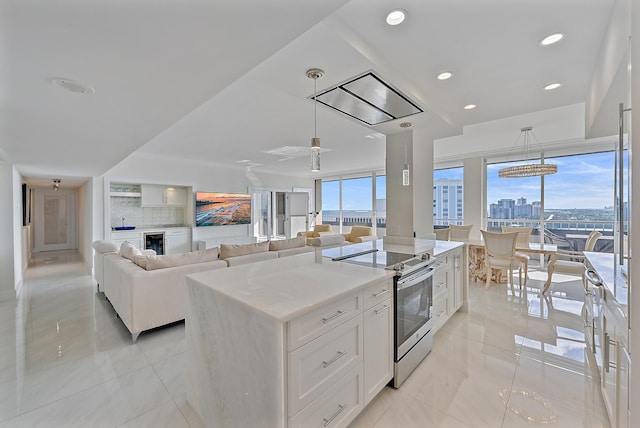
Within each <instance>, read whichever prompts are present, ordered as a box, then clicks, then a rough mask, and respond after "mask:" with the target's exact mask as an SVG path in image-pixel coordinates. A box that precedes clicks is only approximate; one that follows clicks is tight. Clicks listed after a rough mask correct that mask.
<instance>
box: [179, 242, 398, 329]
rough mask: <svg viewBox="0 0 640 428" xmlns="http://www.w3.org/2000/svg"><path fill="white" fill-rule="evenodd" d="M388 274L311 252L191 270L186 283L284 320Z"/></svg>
mask: <svg viewBox="0 0 640 428" xmlns="http://www.w3.org/2000/svg"><path fill="white" fill-rule="evenodd" d="M393 274H394V272H393V271H387V270H384V269H376V268H371V267H364V266H358V265H354V264H348V263H339V262H333V261H331V260H330V259H327V258H324V257H322V256H321V253H320V252H314V253H306V254H299V255H295V256H289V257H283V258H280V259H274V260H267V261H262V262H255V263H250V264H246V265H240V266H234V267H229V268H226V269H216V270H212V271H208V272H201V273H196V274H191V275H188V276H187V279H188V280H187V283H188V284H191V283H196V284H198V285H201V286H205V287H208V288H211V289H212V290H213V291H215V292H216V293H221V294H223V295H225V296H226V297H228V298H231V299H233V300H236V301H239V302H242V303H243V304H245V305H247V306H249V307H251V308H252V309H254V310H256V311H259V312H262V313H264V314H266V315H268V316H270V317H272V318H275V319H277V320H279V321H281V322H287V321H290V320H292V319H294V318H296V317H298V316H300V315H302V314H304V313H307V312H309V311H311V310H313V309H315V308H317V307H320V306H322V305H324V304H326V303H329V302H331V301H333V300H336V299H339V298H341V297H343V296H345V295H347V294H349V293H352V292H355V291H357V290H359V289H361V288H363V287H365V286H366V285H368V284H370V283H371V282H374V281H378V280H381V279H384V278H390V277H391V276H393Z"/></svg>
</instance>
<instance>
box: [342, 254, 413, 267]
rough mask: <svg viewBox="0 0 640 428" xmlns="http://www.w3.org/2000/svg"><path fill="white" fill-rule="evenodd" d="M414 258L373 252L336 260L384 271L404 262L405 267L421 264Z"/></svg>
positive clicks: (407, 255)
mask: <svg viewBox="0 0 640 428" xmlns="http://www.w3.org/2000/svg"><path fill="white" fill-rule="evenodd" d="M414 256H415V255H414V254H405V253H395V252H392V251H378V250H373V251H371V252H368V253H365V254H360V255H358V254H354V255H353V256H352V257H348V258H337V259H336V260H342V261H344V262H348V263H353V264H358V265H362V266H368V267H375V268H382V269H384V268H386V267H391V266H393V265H395V264H396V263H400V262H404V263H405V265H406V266H407V267H410V266H413V265H415V264H418V263H421V261H420V259H415V258H414Z"/></svg>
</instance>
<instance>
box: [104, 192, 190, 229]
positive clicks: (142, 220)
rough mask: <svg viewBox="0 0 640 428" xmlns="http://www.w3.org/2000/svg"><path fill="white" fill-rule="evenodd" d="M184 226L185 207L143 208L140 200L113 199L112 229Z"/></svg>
mask: <svg viewBox="0 0 640 428" xmlns="http://www.w3.org/2000/svg"><path fill="white" fill-rule="evenodd" d="M122 217H124V226H136V227H153V226H166V225H175V226H184V225H185V224H186V223H185V221H184V208H183V207H144V208H143V207H141V206H140V199H139V198H127V197H111V227H115V226H123V224H122Z"/></svg>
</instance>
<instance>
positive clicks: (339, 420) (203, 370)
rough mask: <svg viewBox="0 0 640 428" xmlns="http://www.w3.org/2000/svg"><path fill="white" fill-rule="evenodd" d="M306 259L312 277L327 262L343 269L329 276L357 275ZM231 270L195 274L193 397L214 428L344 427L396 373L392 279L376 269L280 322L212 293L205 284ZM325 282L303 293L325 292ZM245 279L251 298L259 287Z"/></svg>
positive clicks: (190, 314) (190, 298)
mask: <svg viewBox="0 0 640 428" xmlns="http://www.w3.org/2000/svg"><path fill="white" fill-rule="evenodd" d="M279 260H280V259H279ZM281 264H282V263H280V265H281ZM265 266H266V267H268V266H269V265H268V264H266V265H265ZM305 267H306V268H307V269H308V270H311V272H310V273H309V275H311V278H313V276H314V271H315V274H316V275H317V274H319V271H320V270H321V269H331V270H334V271H335V275H334V274H331V275H330V276H328V277H325V281H326V280H328V281H331V280H332V279H331V278H335V280H336V281H338V282H341V283H342V282H344V281H349V278H351V275H346V272H345V270H344V269H343V267H341V266H340V265H338V264H331V265H328V266H327V265H317V264H316V263H315V262H312V264H307V265H305ZM345 268H346V269H349V267H345ZM289 269H293V268H292V267H290V268H289ZM220 271H223V272H220ZM226 271H231V269H228V270H223V269H221V270H219V271H218V272H206V273H203V274H202V275H199V277H201V278H204V277H207V280H206V282H204V281H203V282H198V278H194V277H192V278H189V279H188V283H189V286H188V287H187V290H188V291H187V301H186V307H187V309H186V310H187V320H188V322H189V324H188V325H189V328H188V329H187V354H188V355H187V361H188V364H187V395H188V400H189V402H190V403H191V405H192V407H193V408H194V409H195V410H196V412H197V413H198V414H199V415H200V417H201V418H202V420H203V422H204V424H205V425H206V426H269V427H346V426H348V425H349V423H350V422H351V421H353V419H354V418H355V417H356V416H357V415H358V414H359V413H360V412H361V411H362V410H363V409H364V406H365V405H366V404H367V402H369V401H370V400H371V399H372V398H373V397H374V396H375V395H376V394H378V393H379V392H380V390H382V389H383V388H384V387H385V385H386V384H387V383H388V382H389V381H390V380H391V379H392V378H393V307H392V304H391V303H392V299H393V293H392V284H393V279H392V278H389V277H387V276H386V275H385V276H384V277H379V276H378V277H377V278H375V279H371V280H369V281H367V282H366V285H364V286H358V287H357V288H355V289H353V291H352V292H349V293H347V294H344V295H341V297H330V298H328V299H327V300H322V301H321V302H324V303H318V304H317V305H312V306H311V307H312V309H309V310H304V311H302V312H300V313H298V314H297V315H295V316H293V318H291V319H289V320H282V319H277V318H270V317H266V316H264V314H263V313H262V312H261V311H260V310H252V309H251V306H248V305H247V304H245V303H244V302H245V301H246V300H245V301H243V300H236V299H221V298H220V295H219V294H217V293H215V292H212V290H215V289H214V288H213V287H215V286H217V285H213V286H210V285H207V284H222V283H226V281H228V280H230V279H229V278H231V277H228V276H227V272H226ZM229 273H232V272H229ZM264 274H265V272H263V275H264ZM236 275H237V274H236ZM320 275H321V276H322V275H323V274H320ZM345 275H346V276H345ZM375 275H376V276H377V275H378V273H377V272H376V273H375ZM295 278H296V279H297V278H299V277H298V276H296V277H295ZM309 281H313V279H307V282H309ZM317 284H320V282H317V281H316V284H314V289H310V290H308V291H305V294H308V293H317V290H316V289H315V287H316V285H317ZM242 287H244V286H242ZM247 287H250V288H251V289H252V290H253V292H254V294H253V297H249V299H252V298H255V295H256V294H261V293H260V292H256V291H255V285H254V284H247ZM300 287H305V285H300ZM329 287H330V286H329ZM352 287H353V286H352ZM235 289H237V287H236V288H235ZM235 289H234V290H235ZM298 289H299V288H298V287H296V289H295V290H298ZM269 290H272V291H271V293H279V291H278V287H277V286H276V287H275V289H272V287H271V286H269ZM336 290H339V289H336ZM296 292H297V291H289V292H287V293H286V295H287V296H289V297H291V295H292V294H293V295H295V293H296ZM321 293H322V292H321ZM323 294H324V293H323ZM242 296H243V297H244V296H245V295H244V293H242ZM245 299H246V298H245ZM268 299H269V301H271V300H273V298H272V297H268ZM325 299H326V298H325ZM254 300H255V299H254ZM278 301H280V298H279V299H278ZM241 302H242V303H241ZM284 304H285V305H286V304H290V303H287V302H285V303H284ZM281 305H282V304H281V303H278V304H277V306H278V307H279V306H281ZM306 305H308V303H305V306H306ZM196 308H197V309H196ZM194 311H197V312H195V314H194ZM205 326H206V327H205ZM241 331H243V332H244V333H245V334H239V332H241ZM200 332H204V333H203V334H200ZM203 335H204V336H206V337H210V338H211V339H213V338H215V340H202V339H203V337H204V336H203ZM220 343H224V346H223V347H221V346H219V344H220ZM247 349H250V351H249V352H248V351H247ZM207 367H208V368H207ZM224 368H233V370H232V372H231V373H228V374H227V372H226V371H225V369H224ZM210 369H211V370H213V372H215V373H217V374H216V375H215V378H214V377H211V376H209V375H207V373H212V372H211V371H210ZM221 409H224V411H221Z"/></svg>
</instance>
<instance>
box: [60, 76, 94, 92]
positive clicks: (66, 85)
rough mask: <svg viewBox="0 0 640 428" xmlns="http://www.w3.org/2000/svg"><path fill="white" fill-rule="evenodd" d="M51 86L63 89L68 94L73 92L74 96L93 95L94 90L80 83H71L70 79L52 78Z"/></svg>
mask: <svg viewBox="0 0 640 428" xmlns="http://www.w3.org/2000/svg"><path fill="white" fill-rule="evenodd" d="M50 82H51V84H52V85H53V86H57V87H58V88H62V89H65V90H67V91H69V92H75V93H76V94H93V93H94V92H95V89H93V88H92V87H91V86H87V85H83V84H82V83H80V82H76V81H73V80H71V79H61V78H54V79H51V80H50Z"/></svg>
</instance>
